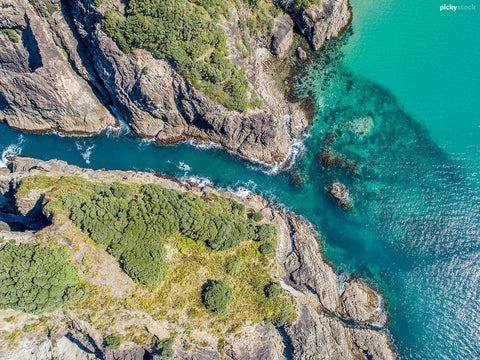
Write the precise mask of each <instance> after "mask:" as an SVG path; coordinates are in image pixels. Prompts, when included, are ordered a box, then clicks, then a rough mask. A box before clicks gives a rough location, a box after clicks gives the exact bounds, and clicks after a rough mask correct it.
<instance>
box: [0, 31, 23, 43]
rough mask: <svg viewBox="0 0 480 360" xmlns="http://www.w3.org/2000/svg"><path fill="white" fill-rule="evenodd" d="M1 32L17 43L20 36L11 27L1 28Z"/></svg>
mask: <svg viewBox="0 0 480 360" xmlns="http://www.w3.org/2000/svg"><path fill="white" fill-rule="evenodd" d="M0 31H1V32H3V33H5V34H7V36H8V38H9V39H10V40H11V41H13V42H16V43H18V42H19V41H20V37H19V36H18V34H17V32H16V31H15V30H13V29H1V30H0Z"/></svg>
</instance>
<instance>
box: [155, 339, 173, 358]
mask: <svg viewBox="0 0 480 360" xmlns="http://www.w3.org/2000/svg"><path fill="white" fill-rule="evenodd" d="M172 345H173V341H172V339H163V340H160V339H159V338H158V337H156V336H154V337H153V340H152V348H153V349H154V350H155V352H156V353H157V354H158V355H159V356H160V357H161V358H162V359H171V358H172V357H173V355H175V353H174V352H173V348H172Z"/></svg>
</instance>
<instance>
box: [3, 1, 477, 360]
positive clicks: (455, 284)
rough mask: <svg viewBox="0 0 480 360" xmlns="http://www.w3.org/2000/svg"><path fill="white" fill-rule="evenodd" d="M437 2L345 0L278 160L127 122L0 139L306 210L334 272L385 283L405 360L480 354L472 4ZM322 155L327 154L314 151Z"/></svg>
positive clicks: (25, 149)
mask: <svg viewBox="0 0 480 360" xmlns="http://www.w3.org/2000/svg"><path fill="white" fill-rule="evenodd" d="M462 1H463V2H462V3H459V4H457V5H462V4H464V5H468V4H467V3H466V2H465V0H462ZM440 5H443V3H440V2H439V3H435V2H433V1H431V0H430V1H427V2H419V1H412V0H403V1H399V0H383V1H377V2H370V1H360V0H352V7H353V12H354V21H353V25H352V29H351V31H349V32H348V34H347V35H346V36H345V37H344V38H343V39H342V41H339V42H330V43H329V44H327V46H326V48H325V49H324V50H323V51H322V52H321V56H319V57H318V59H317V60H316V61H314V62H313V63H311V64H309V65H308V67H307V71H306V72H305V74H302V75H301V76H299V78H298V79H297V91H298V93H299V94H300V96H302V94H303V96H307V94H308V96H310V97H311V98H312V99H313V102H314V104H315V106H316V109H317V112H318V115H317V118H316V119H315V120H314V122H313V125H312V127H311V129H310V131H309V132H308V134H306V137H305V139H304V144H305V145H304V148H303V149H302V148H300V149H299V152H298V156H297V158H296V162H295V164H294V165H293V166H292V168H290V169H289V170H288V171H286V172H280V173H278V172H272V171H268V170H266V169H263V168H261V167H259V166H255V165H251V164H250V163H248V162H246V161H244V160H241V159H238V158H237V157H235V156H233V155H231V154H228V153H226V152H225V151H223V150H221V149H218V148H208V147H206V148H198V147H192V146H191V145H189V144H177V145H172V146H166V147H160V146H157V145H155V144H154V143H152V142H150V141H145V140H141V139H139V138H137V137H135V136H133V135H131V134H127V132H126V131H123V132H108V133H107V134H106V135H105V134H104V135H102V136H98V137H60V136H57V135H38V134H37V135H35V134H21V133H20V132H18V131H14V130H11V129H9V128H8V127H6V126H5V125H3V124H0V151H3V155H7V154H13V153H20V152H21V154H22V155H24V156H34V157H39V158H42V159H50V158H59V159H63V160H66V161H68V162H70V163H72V164H76V165H79V166H88V167H92V168H107V169H137V170H148V171H156V172H159V173H164V174H169V175H174V176H177V177H182V178H183V179H186V180H195V181H201V182H212V183H213V184H215V185H217V186H221V187H223V188H227V189H231V190H239V191H241V189H242V188H246V189H250V190H252V191H255V192H257V193H260V194H262V195H264V196H266V197H267V198H269V199H270V200H272V201H273V202H275V203H277V204H279V205H281V206H283V207H285V208H287V209H289V210H291V211H294V212H296V213H298V214H301V215H303V216H305V217H306V218H307V219H309V220H310V221H312V222H313V223H314V224H315V226H316V228H317V229H318V230H319V231H320V232H321V233H322V234H323V240H324V245H325V251H326V254H327V257H328V259H329V260H330V261H331V262H332V263H333V264H334V265H335V266H336V267H337V269H339V271H340V272H345V273H349V274H353V275H359V276H366V277H367V278H368V279H369V280H370V281H371V282H372V283H374V284H375V285H376V286H377V287H378V288H379V289H381V290H382V291H383V293H384V294H385V296H386V298H387V301H388V310H389V312H390V315H391V322H390V324H389V326H388V330H387V331H390V332H391V334H392V337H393V339H394V345H395V346H396V348H397V349H398V351H399V353H400V354H401V356H402V357H403V358H406V359H478V358H480V348H479V347H478V343H479V339H480V293H479V286H480V196H479V190H480V172H479V169H480V64H479V62H478V59H480V37H478V33H479V29H480V8H479V7H478V6H477V9H476V10H472V11H463V12H462V11H457V12H455V13H453V12H447V11H442V12H440V10H439V8H440ZM326 154H327V155H329V156H334V157H335V158H336V161H335V162H334V165H332V166H330V167H326V166H324V165H323V164H322V162H321V161H319V158H322V156H323V157H325V155H326ZM293 178H296V179H302V181H303V182H302V184H300V185H298V184H297V185H294V182H293V181H292V180H293ZM333 180H340V181H342V182H344V183H346V184H347V185H348V186H349V188H350V191H351V195H352V198H353V199H354V203H355V211H354V212H353V213H345V212H343V211H342V210H340V209H338V208H337V206H336V204H335V203H334V202H333V201H332V199H331V198H330V197H329V196H328V194H327V193H326V187H327V186H328V184H329V183H330V182H331V181H333Z"/></svg>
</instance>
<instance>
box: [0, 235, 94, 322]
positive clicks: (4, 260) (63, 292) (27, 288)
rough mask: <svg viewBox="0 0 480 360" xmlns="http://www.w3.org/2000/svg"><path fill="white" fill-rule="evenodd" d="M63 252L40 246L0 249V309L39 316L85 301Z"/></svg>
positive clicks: (14, 246)
mask: <svg viewBox="0 0 480 360" xmlns="http://www.w3.org/2000/svg"><path fill="white" fill-rule="evenodd" d="M79 282H80V280H79V278H78V276H77V271H76V270H75V269H74V268H73V267H72V266H71V265H70V264H69V263H68V262H67V254H66V252H65V251H64V250H63V249H56V248H48V247H46V246H44V245H39V244H19V245H14V244H11V243H6V244H3V245H2V246H1V248H0V309H14V310H20V311H24V312H28V313H34V314H40V313H43V312H51V311H53V310H55V309H57V308H60V307H62V306H63V305H65V304H68V303H73V302H81V301H83V300H85V299H86V298H87V297H88V293H87V291H86V289H85V288H84V287H82V286H81V285H80V283H79Z"/></svg>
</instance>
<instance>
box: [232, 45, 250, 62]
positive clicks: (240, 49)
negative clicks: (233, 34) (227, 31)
mask: <svg viewBox="0 0 480 360" xmlns="http://www.w3.org/2000/svg"><path fill="white" fill-rule="evenodd" d="M235 47H236V48H237V50H238V51H240V52H241V53H242V56H243V57H244V58H247V57H248V55H250V53H249V52H248V50H247V49H246V48H245V46H243V45H242V43H241V42H240V41H237V42H236V43H235Z"/></svg>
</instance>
